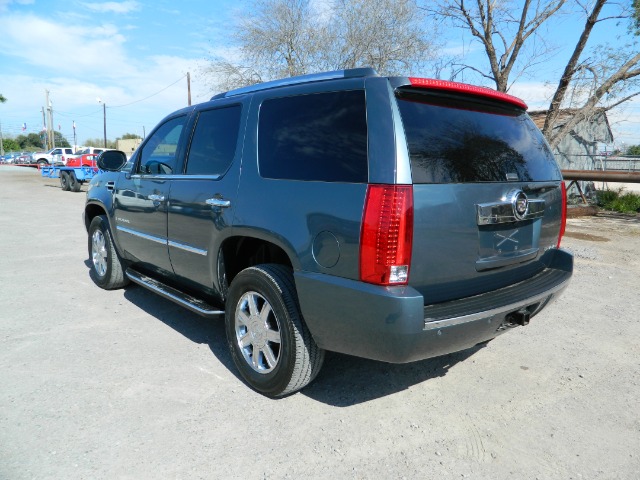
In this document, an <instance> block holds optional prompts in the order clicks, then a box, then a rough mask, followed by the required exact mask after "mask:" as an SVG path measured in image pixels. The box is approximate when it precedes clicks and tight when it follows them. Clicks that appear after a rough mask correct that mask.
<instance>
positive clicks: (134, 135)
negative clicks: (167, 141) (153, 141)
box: [116, 133, 142, 140]
mask: <svg viewBox="0 0 640 480" xmlns="http://www.w3.org/2000/svg"><path fill="white" fill-rule="evenodd" d="M136 138H142V137H141V136H140V135H138V134H137V133H125V134H124V135H122V136H121V137H118V138H116V140H133V139H136Z"/></svg>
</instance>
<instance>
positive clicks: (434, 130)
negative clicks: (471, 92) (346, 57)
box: [396, 89, 561, 183]
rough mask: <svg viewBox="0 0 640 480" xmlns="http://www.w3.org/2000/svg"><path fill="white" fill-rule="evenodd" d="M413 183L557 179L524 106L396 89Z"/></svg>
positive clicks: (557, 172)
mask: <svg viewBox="0 0 640 480" xmlns="http://www.w3.org/2000/svg"><path fill="white" fill-rule="evenodd" d="M396 94H397V97H398V106H399V108H400V113H401V115H402V121H403V124H404V130H405V133H406V137H407V142H408V145H409V155H410V159H411V173H412V176H413V182H414V183H471V182H505V181H507V180H513V181H521V182H529V181H534V182H535V181H550V180H560V178H561V176H560V171H559V169H558V166H557V164H556V162H555V159H554V156H553V154H552V153H551V150H550V149H549V147H548V145H547V143H546V141H545V140H544V138H543V136H542V133H540V130H538V128H537V127H536V126H535V124H534V123H533V121H532V120H531V119H530V118H529V116H528V115H527V113H526V112H524V111H523V110H520V109H516V108H511V107H509V106H502V105H501V104H497V103H495V102H494V103H489V102H482V101H477V102H476V101H475V100H474V99H473V98H471V97H464V98H463V97H456V96H445V95H434V94H432V93H431V94H428V93H422V92H420V91H416V90H415V89H413V90H411V89H399V90H398V91H397V92H396Z"/></svg>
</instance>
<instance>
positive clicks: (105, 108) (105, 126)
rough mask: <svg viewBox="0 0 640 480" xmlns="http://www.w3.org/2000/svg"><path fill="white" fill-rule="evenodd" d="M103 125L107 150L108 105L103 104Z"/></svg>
mask: <svg viewBox="0 0 640 480" xmlns="http://www.w3.org/2000/svg"><path fill="white" fill-rule="evenodd" d="M102 123H103V126H104V148H107V104H106V103H104V102H103V103H102Z"/></svg>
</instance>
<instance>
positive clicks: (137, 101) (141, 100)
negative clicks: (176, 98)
mask: <svg viewBox="0 0 640 480" xmlns="http://www.w3.org/2000/svg"><path fill="white" fill-rule="evenodd" d="M186 76H187V74H186V73H185V74H184V75H183V76H181V77H180V78H179V79H178V80H176V81H175V82H173V83H172V84H171V85H167V86H166V87H164V88H163V89H162V90H158V91H157V92H156V93H153V94H151V95H149V96H148V97H144V98H141V99H140V100H136V101H134V102H131V103H125V104H124V105H114V106H107V108H121V107H128V106H129V105H133V104H134V103H140V102H144V101H145V100H148V99H149V98H151V97H155V96H156V95H158V94H160V93H162V92H164V91H165V90H166V89H168V88H169V87H173V86H174V85H175V84H176V83H178V82H179V81H180V80H182V79H183V78H185V77H186Z"/></svg>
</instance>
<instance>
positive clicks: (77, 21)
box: [0, 0, 640, 144]
mask: <svg viewBox="0 0 640 480" xmlns="http://www.w3.org/2000/svg"><path fill="white" fill-rule="evenodd" d="M326 1H327V0H316V2H320V3H322V2H326ZM251 5H252V2H251V1H250V0H235V1H234V0H215V1H211V0H208V1H207V0H186V1H183V2H175V1H168V0H154V1H146V0H126V1H109V2H101V1H91V0H84V1H79V0H71V1H69V0H0V93H2V94H3V95H4V96H5V97H6V98H7V100H8V101H7V102H6V103H5V104H1V105H0V122H1V123H2V132H3V136H5V137H6V136H16V135H18V134H21V133H23V131H22V126H23V124H26V125H27V130H26V133H30V132H38V131H40V129H41V128H42V107H44V106H45V90H49V94H50V100H51V102H52V106H53V111H54V125H55V127H56V128H58V126H60V132H61V133H62V134H63V135H65V137H67V139H69V141H70V142H71V143H73V122H74V121H75V124H76V133H77V138H78V143H79V144H82V142H84V140H86V139H87V138H102V136H103V117H102V115H103V110H102V105H101V104H100V103H98V101H97V99H98V98H100V99H101V100H102V101H104V103H105V104H106V107H107V108H106V115H107V136H108V138H109V139H115V138H116V137H117V136H121V135H123V134H124V133H136V134H139V135H141V136H142V135H143V134H144V133H149V131H150V130H151V129H152V128H153V127H154V126H155V125H156V124H157V122H158V121H159V120H161V119H162V118H163V117H164V116H165V115H167V114H169V113H171V112H172V111H174V110H176V109H178V108H181V107H184V106H186V105H187V80H186V74H187V72H190V74H191V88H192V101H193V103H198V102H202V101H205V100H207V99H209V98H210V97H211V96H212V95H213V94H214V93H216V92H214V91H213V90H211V88H210V87H209V86H208V85H207V82H206V79H205V78H204V77H203V76H202V74H201V73H200V72H201V68H202V66H203V65H204V64H205V63H206V60H207V59H208V58H210V57H211V56H212V55H223V56H226V57H227V58H232V56H233V49H232V46H231V45H230V43H229V38H228V37H229V32H230V31H231V30H232V29H233V27H234V25H235V20H236V19H237V18H239V16H241V15H242V13H243V12H246V11H248V10H250V9H251ZM583 24H584V19H583V18H580V17H579V16H578V15H565V16H564V17H562V18H560V19H559V20H558V23H555V24H554V25H553V27H552V28H551V27H550V28H548V29H547V30H545V32H544V33H545V37H546V38H547V39H548V41H549V43H550V44H553V45H555V46H556V53H555V55H554V56H553V57H549V59H548V60H547V61H545V62H544V63H542V64H540V65H539V66H538V67H536V69H535V70H534V71H533V75H532V76H529V77H524V78H522V79H521V80H519V81H518V82H517V83H516V84H515V85H514V86H513V88H512V90H511V93H513V94H515V95H517V96H519V97H521V98H523V99H524V100H525V101H526V102H527V103H528V104H529V107H530V109H541V108H546V107H547V106H548V104H549V98H550V94H551V92H552V90H553V87H555V84H556V82H557V79H558V74H559V72H560V71H561V68H562V66H563V61H566V58H568V56H569V55H570V53H571V48H572V47H573V45H574V43H575V39H576V38H577V36H578V35H579V31H580V28H581V27H582V25H583ZM447 35H448V37H447V39H446V40H447V44H446V48H447V50H448V51H462V50H464V52H465V53H466V55H467V56H468V57H469V58H473V57H474V56H476V58H481V57H480V55H482V53H481V51H480V47H479V45H478V44H475V43H473V42H470V39H469V38H468V36H466V37H465V35H463V33H462V32H461V31H456V30H452V29H449V30H447ZM595 35H596V37H595V38H594V39H593V40H598V39H599V38H600V39H602V38H604V36H607V38H608V39H609V40H610V41H613V42H615V34H614V32H613V31H612V26H611V25H609V26H608V27H606V28H597V29H596V31H595ZM598 37H599V38H598ZM407 73H408V74H409V73H410V74H412V75H423V76H429V74H430V73H431V72H407ZM465 80H466V81H469V82H471V83H483V82H481V81H480V80H479V79H478V78H468V79H467V78H465ZM484 84H485V85H487V86H492V85H491V84H490V83H489V82H486V81H485V82H484ZM610 123H611V124H612V128H613V130H614V134H615V136H616V141H617V143H626V144H640V102H638V101H636V102H634V103H632V104H630V105H628V106H627V107H625V108H623V109H620V110H618V111H616V112H615V113H613V114H611V115H610Z"/></svg>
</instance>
